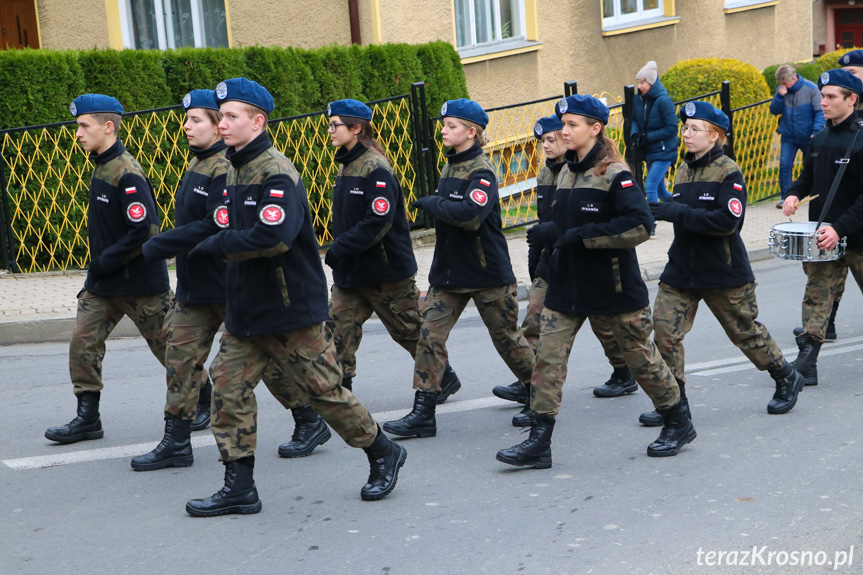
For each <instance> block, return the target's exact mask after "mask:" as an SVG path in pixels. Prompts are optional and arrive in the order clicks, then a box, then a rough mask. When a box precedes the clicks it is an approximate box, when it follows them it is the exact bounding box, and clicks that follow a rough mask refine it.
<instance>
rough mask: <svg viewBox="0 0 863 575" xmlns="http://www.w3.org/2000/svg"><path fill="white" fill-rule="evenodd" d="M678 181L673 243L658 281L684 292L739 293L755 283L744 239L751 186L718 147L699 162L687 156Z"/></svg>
mask: <svg viewBox="0 0 863 575" xmlns="http://www.w3.org/2000/svg"><path fill="white" fill-rule="evenodd" d="M684 159H685V162H684V163H683V164H681V166H680V167H679V168H678V169H677V173H676V174H675V176H674V192H673V195H672V198H671V202H674V204H675V206H674V208H672V210H673V211H672V213H673V214H674V217H673V218H670V219H669V221H672V222H674V241H673V242H671V247H670V248H669V249H668V263H667V264H666V266H665V269H664V270H663V272H662V275H661V276H660V278H659V280H660V281H662V282H664V283H667V284H669V285H671V286H674V287H676V288H681V289H686V288H690V289H710V288H725V287H740V286H742V285H745V284H747V283H749V282H752V281H755V276H754V275H753V274H752V267H751V266H750V265H749V256H748V255H747V253H746V246H745V245H744V244H743V239H742V238H741V237H740V229H741V228H742V227H743V219H744V217H745V215H746V214H745V211H746V183H745V182H744V181H743V173H742V172H741V171H740V168H739V167H738V166H737V164H735V163H734V160H732V159H731V158H729V157H728V156H726V155H725V154H724V153H723V151H722V148H721V147H719V146H717V147H715V148H713V149H712V150H710V151H709V152H708V153H707V154H705V155H703V156H702V157H701V158H699V159H697V160H696V159H695V158H694V157H693V155H692V154H686V156H685V158H684Z"/></svg>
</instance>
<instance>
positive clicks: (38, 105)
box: [0, 42, 468, 129]
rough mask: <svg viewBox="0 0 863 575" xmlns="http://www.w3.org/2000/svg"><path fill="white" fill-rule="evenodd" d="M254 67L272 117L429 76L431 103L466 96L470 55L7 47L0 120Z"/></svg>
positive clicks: (154, 104)
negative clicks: (90, 95) (80, 99)
mask: <svg viewBox="0 0 863 575" xmlns="http://www.w3.org/2000/svg"><path fill="white" fill-rule="evenodd" d="M236 76H246V77H247V78H250V79H252V80H256V81H258V82H260V83H261V84H263V85H264V86H266V87H267V88H268V89H269V90H270V92H271V93H272V94H273V99H274V100H275V103H276V109H275V110H274V112H273V115H272V117H273V118H280V117H285V116H292V115H297V114H302V113H306V112H314V111H316V110H323V109H325V108H326V105H327V102H330V101H332V100H338V99H341V98H356V99H358V100H377V99H380V98H387V97H390V96H397V95H400V94H406V93H409V92H410V85H411V83H413V82H419V81H425V82H426V83H427V101H428V104H429V109H430V110H432V111H434V110H438V109H440V106H441V104H443V102H444V100H447V99H451V98H461V97H467V95H468V93H467V85H466V83H465V79H464V71H463V70H462V66H461V60H460V58H459V56H458V53H457V52H456V50H455V48H453V47H452V45H451V44H449V43H447V42H432V43H429V44H417V45H413V44H383V45H372V46H335V45H333V46H325V47H323V48H316V49H313V50H302V49H299V48H279V47H272V48H264V47H257V46H256V47H250V48H203V49H201V48H181V49H179V50H166V51H159V50H120V51H118V50H80V51H78V50H68V51H52V50H30V49H27V50H3V51H0V82H2V84H0V85H4V86H6V88H5V89H4V90H3V97H2V98H0V111H2V112H3V113H2V115H0V129H4V128H13V127H19V126H32V125H38V124H46V123H50V122H61V121H65V120H71V119H72V118H71V116H70V115H69V103H70V102H71V101H72V100H73V99H74V98H75V97H77V96H78V95H80V94H82V93H85V92H98V93H103V94H109V95H111V96H114V97H116V98H117V99H119V100H120V102H121V103H122V104H123V107H124V108H125V109H126V110H127V111H135V110H146V109H150V108H160V107H163V106H171V105H176V104H179V103H180V101H181V100H182V97H183V95H184V94H185V93H186V92H188V91H189V90H191V89H195V88H215V86H216V84H217V83H218V82H219V81H220V80H223V79H225V78H230V77H236Z"/></svg>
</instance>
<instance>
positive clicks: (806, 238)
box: [767, 222, 846, 262]
mask: <svg viewBox="0 0 863 575" xmlns="http://www.w3.org/2000/svg"><path fill="white" fill-rule="evenodd" d="M816 225H817V222H783V223H781V224H776V225H775V226H773V227H772V228H770V238H769V239H768V241H767V245H768V246H770V253H771V255H773V256H774V257H777V258H780V259H783V260H799V261H804V262H830V261H833V260H838V259H839V258H841V257H842V256H844V255H845V243H846V238H840V239H839V243H837V244H836V245H835V246H834V247H833V249H830V250H819V249H818V241H817V238H816V236H815V226H816ZM829 225H830V224H829V223H827V222H824V223H823V224H822V226H829Z"/></svg>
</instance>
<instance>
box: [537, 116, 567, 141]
mask: <svg viewBox="0 0 863 575" xmlns="http://www.w3.org/2000/svg"><path fill="white" fill-rule="evenodd" d="M562 129H563V124H562V123H561V121H560V118H558V117H557V116H548V117H545V118H540V119H539V120H537V121H536V125H535V126H534V127H533V135H534V136H535V137H536V139H537V140H541V139H542V135H543V134H548V133H549V132H558V131H560V130H562Z"/></svg>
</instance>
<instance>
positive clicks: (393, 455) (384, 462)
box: [360, 426, 408, 501]
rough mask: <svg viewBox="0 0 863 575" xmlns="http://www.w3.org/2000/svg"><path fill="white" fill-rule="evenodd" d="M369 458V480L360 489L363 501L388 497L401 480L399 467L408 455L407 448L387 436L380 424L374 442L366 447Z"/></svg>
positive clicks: (364, 449)
mask: <svg viewBox="0 0 863 575" xmlns="http://www.w3.org/2000/svg"><path fill="white" fill-rule="evenodd" d="M363 451H365V452H366V456H368V458H369V480H368V481H367V482H366V484H365V485H363V488H362V489H361V490H360V497H362V499H363V501H377V500H378V499H383V498H384V497H386V496H387V495H388V494H389V492H390V491H392V490H393V488H395V486H396V482H397V481H398V480H399V469H401V467H402V465H404V464H405V460H406V459H407V457H408V452H407V450H406V449H405V448H404V447H402V446H401V445H399V444H397V443H395V442H393V441H391V440H390V438H389V437H387V436H386V435H385V434H384V432H383V431H381V428H380V426H379V427H378V436H377V437H375V441H374V443H372V444H371V445H369V446H368V447H364V448H363Z"/></svg>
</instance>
